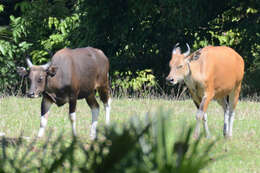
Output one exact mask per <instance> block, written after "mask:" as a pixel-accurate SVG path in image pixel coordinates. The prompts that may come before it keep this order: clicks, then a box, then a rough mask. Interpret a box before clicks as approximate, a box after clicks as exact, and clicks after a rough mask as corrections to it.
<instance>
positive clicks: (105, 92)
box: [98, 87, 112, 125]
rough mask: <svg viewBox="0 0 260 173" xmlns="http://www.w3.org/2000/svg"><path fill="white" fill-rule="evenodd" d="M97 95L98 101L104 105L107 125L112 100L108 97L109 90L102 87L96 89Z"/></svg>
mask: <svg viewBox="0 0 260 173" xmlns="http://www.w3.org/2000/svg"><path fill="white" fill-rule="evenodd" d="M98 93H99V95H100V99H101V101H102V102H103V104H104V108H105V112H106V124H107V125H108V124H109V122H110V109H111V102H112V99H111V98H110V96H109V88H108V87H103V88H99V89H98Z"/></svg>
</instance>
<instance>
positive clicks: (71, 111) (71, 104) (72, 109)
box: [69, 98, 77, 136]
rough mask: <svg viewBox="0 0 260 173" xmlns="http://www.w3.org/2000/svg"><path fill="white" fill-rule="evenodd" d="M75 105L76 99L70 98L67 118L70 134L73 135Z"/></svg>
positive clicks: (74, 134) (75, 133) (75, 134)
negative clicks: (69, 123)
mask: <svg viewBox="0 0 260 173" xmlns="http://www.w3.org/2000/svg"><path fill="white" fill-rule="evenodd" d="M76 105H77V99H76V98H75V99H71V100H70V101H69V118H70V122H71V126H72V134H73V136H77V132H76Z"/></svg>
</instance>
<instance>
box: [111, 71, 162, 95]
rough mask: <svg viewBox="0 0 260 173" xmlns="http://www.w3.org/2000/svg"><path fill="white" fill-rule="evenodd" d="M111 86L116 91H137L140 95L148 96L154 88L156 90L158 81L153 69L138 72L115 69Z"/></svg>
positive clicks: (122, 93)
mask: <svg viewBox="0 0 260 173" xmlns="http://www.w3.org/2000/svg"><path fill="white" fill-rule="evenodd" d="M112 78H113V80H112V82H111V88H112V90H113V91H114V92H115V93H120V94H121V95H127V94H131V93H136V94H138V95H140V96H147V95H148V94H149V92H151V91H152V90H156V89H157V87H158V83H157V81H156V79H155V76H154V75H153V74H152V70H151V69H145V70H141V71H139V70H138V71H136V72H134V73H133V72H131V71H127V72H119V71H115V72H114V74H113V75H112Z"/></svg>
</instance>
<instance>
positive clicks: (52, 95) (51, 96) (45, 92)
mask: <svg viewBox="0 0 260 173" xmlns="http://www.w3.org/2000/svg"><path fill="white" fill-rule="evenodd" d="M46 88H48V75H46V76H45V89H44V91H43V94H44V95H46V96H48V97H49V98H50V99H51V100H52V101H53V102H54V103H56V99H55V97H56V95H55V94H54V93H49V92H47V91H46Z"/></svg>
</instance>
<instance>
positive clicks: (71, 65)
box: [17, 47, 111, 139]
mask: <svg viewBox="0 0 260 173" xmlns="http://www.w3.org/2000/svg"><path fill="white" fill-rule="evenodd" d="M26 62H27V65H28V67H29V71H28V72H27V71H26V69H25V68H24V67H18V69H17V71H18V73H19V74H20V75H21V76H28V77H29V81H30V90H29V92H28V97H31V98H35V97H38V96H39V94H40V93H42V96H43V97H42V103H41V122H40V130H39V132H38V137H42V136H43V134H44V131H45V127H46V125H47V119H48V112H49V109H50V107H51V105H52V104H53V103H55V104H56V105H58V106H62V105H64V104H65V103H69V117H70V121H71V124H72V132H73V135H74V136H75V135H76V113H75V111H76V104H77V99H83V98H85V99H86V101H87V103H88V105H89V106H90V108H91V111H92V124H91V131H90V135H91V138H92V139H93V138H95V137H96V127H97V123H98V114H99V104H98V102H97V100H96V98H95V93H96V91H97V92H98V93H99V95H100V99H101V101H102V102H103V103H104V107H105V111H106V123H107V124H108V123H109V117H110V103H111V99H110V96H109V92H110V91H109V80H108V71H109V61H108V59H107V57H106V56H105V55H104V53H103V52H102V51H101V50H99V49H95V48H92V47H87V48H77V49H69V48H64V49H61V50H59V51H58V52H57V53H56V54H55V55H54V56H53V57H52V60H51V62H49V63H47V64H45V65H40V66H38V65H33V64H32V63H31V61H30V60H29V59H26Z"/></svg>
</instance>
